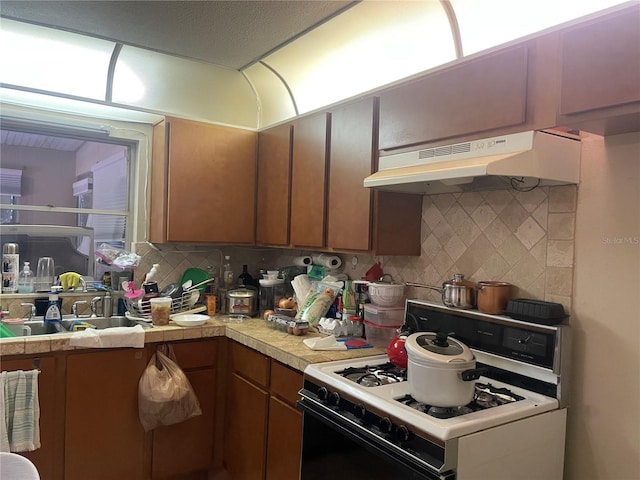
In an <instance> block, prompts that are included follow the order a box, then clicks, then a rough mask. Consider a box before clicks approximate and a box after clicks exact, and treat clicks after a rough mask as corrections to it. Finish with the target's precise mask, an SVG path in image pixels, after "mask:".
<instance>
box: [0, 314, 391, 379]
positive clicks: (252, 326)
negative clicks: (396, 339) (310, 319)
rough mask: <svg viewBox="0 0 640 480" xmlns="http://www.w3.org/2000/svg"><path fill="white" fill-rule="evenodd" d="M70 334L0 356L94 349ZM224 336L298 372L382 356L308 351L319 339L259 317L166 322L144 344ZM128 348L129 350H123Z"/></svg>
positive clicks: (2, 348) (24, 342)
mask: <svg viewBox="0 0 640 480" xmlns="http://www.w3.org/2000/svg"><path fill="white" fill-rule="evenodd" d="M72 335H73V333H58V334H53V335H34V336H26V337H12V338H3V339H1V340H0V357H9V356H11V357H14V356H18V357H19V356H21V355H34V354H44V353H50V352H60V351H72V350H96V349H88V348H86V347H72V346H70V345H69V339H70V338H71V336H72ZM225 336H226V337H227V338H230V339H231V340H234V341H236V342H238V343H241V344H242V345H245V346H247V347H249V348H252V349H254V350H256V351H258V352H260V353H262V354H264V355H266V356H268V357H270V358H273V359H274V360H276V361H278V362H280V363H283V364H285V365H288V366H290V367H291V368H294V369H296V370H299V371H303V370H304V369H305V367H306V366H307V365H309V364H311V363H321V362H329V361H334V360H347V359H350V358H360V357H368V356H371V355H380V354H384V353H386V352H385V350H384V349H383V348H377V347H373V348H362V349H354V350H342V351H333V350H331V351H317V350H311V349H310V348H309V347H307V346H306V345H305V344H304V343H303V342H302V341H303V340H304V339H305V338H310V337H318V336H322V335H321V334H319V333H313V332H308V333H307V334H305V335H300V336H295V335H290V334H288V333H286V332H282V331H280V330H276V329H273V328H269V327H268V326H267V325H266V322H265V321H264V320H262V319H259V318H251V319H245V320H243V321H241V322H239V321H230V320H229V317H227V316H225V315H216V316H215V317H212V318H211V319H209V320H208V321H207V323H205V324H204V325H202V326H197V327H180V326H178V325H174V324H173V323H170V324H169V325H167V326H153V327H152V328H149V329H146V330H145V344H149V343H163V342H176V341H182V340H197V339H205V338H213V337H225ZM124 348H129V347H124Z"/></svg>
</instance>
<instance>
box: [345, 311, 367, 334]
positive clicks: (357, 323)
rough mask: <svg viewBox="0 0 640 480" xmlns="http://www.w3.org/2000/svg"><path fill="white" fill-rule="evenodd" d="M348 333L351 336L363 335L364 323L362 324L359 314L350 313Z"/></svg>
mask: <svg viewBox="0 0 640 480" xmlns="http://www.w3.org/2000/svg"><path fill="white" fill-rule="evenodd" d="M347 333H348V334H349V336H351V337H363V336H364V325H363V324H362V318H360V317H359V316H358V315H350V316H349V318H348V319H347Z"/></svg>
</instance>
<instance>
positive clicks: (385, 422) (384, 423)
mask: <svg viewBox="0 0 640 480" xmlns="http://www.w3.org/2000/svg"><path fill="white" fill-rule="evenodd" d="M378 426H379V427H380V430H381V431H382V433H391V427H392V426H393V424H392V423H391V420H389V417H382V418H381V419H380V423H379V425H378Z"/></svg>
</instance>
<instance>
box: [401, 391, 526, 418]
mask: <svg viewBox="0 0 640 480" xmlns="http://www.w3.org/2000/svg"><path fill="white" fill-rule="evenodd" d="M475 388H476V391H475V393H474V396H473V400H472V401H471V403H469V404H468V405H462V406H459V407H434V406H432V405H426V404H424V403H420V402H418V401H417V400H416V399H415V398H413V397H412V396H411V395H405V396H404V397H401V398H398V399H397V401H398V402H400V403H404V404H405V405H407V406H408V407H411V408H413V409H414V410H418V411H419V412H422V413H425V414H427V415H430V416H432V417H435V418H452V417H459V416H460V415H466V414H467V413H472V412H477V411H478V410H486V409H488V408H492V407H498V406H500V405H504V404H506V403H512V402H517V401H518V400H524V397H521V396H520V395H516V394H515V393H513V392H512V391H511V390H509V389H507V388H498V387H494V386H493V385H491V384H490V383H476V385H475Z"/></svg>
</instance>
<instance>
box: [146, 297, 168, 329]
mask: <svg viewBox="0 0 640 480" xmlns="http://www.w3.org/2000/svg"><path fill="white" fill-rule="evenodd" d="M149 302H150V303H151V322H152V323H153V324H154V325H158V326H162V325H169V316H170V315H171V297H153V298H150V299H149Z"/></svg>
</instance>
